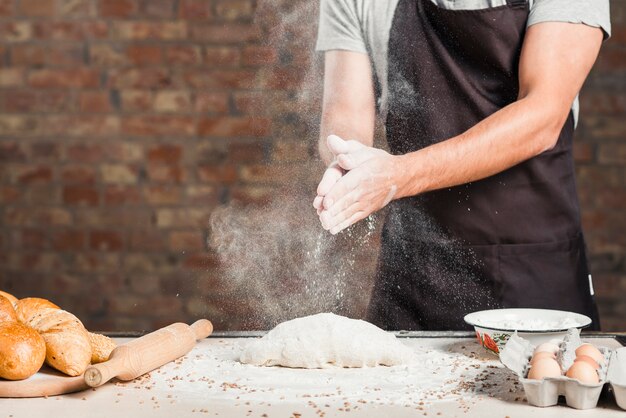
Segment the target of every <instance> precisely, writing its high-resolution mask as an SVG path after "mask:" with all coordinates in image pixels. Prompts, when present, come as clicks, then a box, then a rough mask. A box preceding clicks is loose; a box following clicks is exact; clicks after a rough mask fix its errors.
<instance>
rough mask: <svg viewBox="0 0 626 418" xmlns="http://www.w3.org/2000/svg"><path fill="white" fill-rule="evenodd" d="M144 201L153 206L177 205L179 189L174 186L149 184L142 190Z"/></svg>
mask: <svg viewBox="0 0 626 418" xmlns="http://www.w3.org/2000/svg"><path fill="white" fill-rule="evenodd" d="M143 195H144V198H145V199H146V201H147V202H148V203H149V204H151V205H155V206H162V205H178V204H180V203H181V201H182V200H181V191H180V188H179V187H176V186H164V185H150V186H148V187H146V188H145V189H144V191H143Z"/></svg>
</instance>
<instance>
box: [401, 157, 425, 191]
mask: <svg viewBox="0 0 626 418" xmlns="http://www.w3.org/2000/svg"><path fill="white" fill-rule="evenodd" d="M420 157H421V155H420V154H419V152H411V153H408V154H403V155H398V156H395V158H397V160H396V162H395V167H396V169H395V173H396V175H395V179H394V184H395V185H396V187H397V188H398V191H397V192H396V197H395V198H396V199H401V198H403V197H410V196H416V195H418V194H421V193H423V192H425V191H426V182H425V181H424V180H425V176H424V175H422V174H421V173H420V167H421V164H420V162H419V160H420Z"/></svg>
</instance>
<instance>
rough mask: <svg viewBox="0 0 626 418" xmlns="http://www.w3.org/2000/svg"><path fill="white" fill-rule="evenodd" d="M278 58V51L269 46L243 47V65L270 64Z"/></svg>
mask: <svg viewBox="0 0 626 418" xmlns="http://www.w3.org/2000/svg"><path fill="white" fill-rule="evenodd" d="M277 60H278V51H276V48H273V47H269V46H248V47H245V48H244V49H243V53H242V63H243V65H254V66H257V65H270V64H274V63H276V61H277Z"/></svg>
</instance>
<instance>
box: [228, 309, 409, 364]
mask: <svg viewBox="0 0 626 418" xmlns="http://www.w3.org/2000/svg"><path fill="white" fill-rule="evenodd" d="M412 354H413V351H412V350H411V349H410V348H409V347H407V346H405V345H404V344H402V343H401V342H400V341H399V340H398V339H397V338H396V337H395V335H393V334H391V333H388V332H385V331H383V330H382V329H380V328H378V327H377V326H375V325H372V324H370V323H369V322H365V321H361V320H356V319H350V318H346V317H343V316H338V315H334V314H332V313H321V314H317V315H311V316H306V317H303V318H297V319H293V320H291V321H287V322H283V323H282V324H279V325H278V326H276V328H274V329H273V330H271V331H270V332H268V333H267V334H266V335H265V336H264V337H263V338H260V339H258V340H254V341H251V342H250V343H249V344H248V345H247V346H246V347H245V349H244V351H243V353H242V354H241V357H240V361H241V362H242V363H246V364H253V365H257V366H286V367H295V368H306V369H318V368H325V367H330V366H337V367H374V366H378V365H384V366H395V365H400V364H405V363H408V362H409V361H410V359H411V357H412Z"/></svg>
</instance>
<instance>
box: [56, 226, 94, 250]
mask: <svg viewBox="0 0 626 418" xmlns="http://www.w3.org/2000/svg"><path fill="white" fill-rule="evenodd" d="M85 241H86V238H85V232H84V231H83V230H77V229H63V230H61V231H55V232H53V233H52V248H53V249H55V250H57V251H79V250H82V249H84V248H85Z"/></svg>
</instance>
